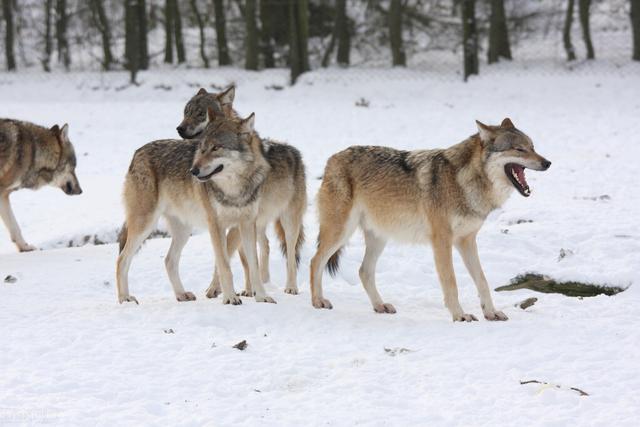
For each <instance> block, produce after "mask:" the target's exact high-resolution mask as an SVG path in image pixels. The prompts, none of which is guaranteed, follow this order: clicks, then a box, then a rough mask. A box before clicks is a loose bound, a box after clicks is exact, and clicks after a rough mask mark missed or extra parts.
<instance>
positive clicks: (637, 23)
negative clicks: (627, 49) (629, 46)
mask: <svg viewBox="0 0 640 427" xmlns="http://www.w3.org/2000/svg"><path fill="white" fill-rule="evenodd" d="M630 16H631V27H632V29H633V57H632V58H633V60H634V61H640V0H631V13H630Z"/></svg>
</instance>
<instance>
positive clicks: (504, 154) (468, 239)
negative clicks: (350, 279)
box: [311, 119, 551, 322]
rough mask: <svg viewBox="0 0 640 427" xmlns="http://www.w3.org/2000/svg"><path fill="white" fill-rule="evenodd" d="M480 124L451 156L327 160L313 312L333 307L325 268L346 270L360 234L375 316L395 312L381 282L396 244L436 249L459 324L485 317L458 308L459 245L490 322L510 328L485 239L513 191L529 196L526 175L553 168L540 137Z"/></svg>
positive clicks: (384, 154)
mask: <svg viewBox="0 0 640 427" xmlns="http://www.w3.org/2000/svg"><path fill="white" fill-rule="evenodd" d="M477 125H478V133H477V134H475V135H473V136H471V137H470V138H468V139H467V140H465V141H463V142H462V143H460V144H457V145H454V146H452V147H450V148H448V149H440V150H418V151H399V150H394V149H392V148H385V147H357V146H354V147H351V148H348V149H346V150H344V151H342V152H340V153H337V154H335V155H333V156H332V157H331V158H330V159H329V160H328V162H327V166H326V168H325V171H324V178H323V180H322V185H321V187H320V191H319V193H318V210H319V216H320V234H319V236H318V250H317V252H316V254H315V256H314V257H313V259H312V260H311V296H312V304H313V306H314V307H316V308H332V306H331V303H330V302H329V300H327V299H325V298H324V297H323V294H322V270H323V269H324V268H325V266H327V267H328V269H329V272H330V273H332V274H333V273H335V272H336V271H337V268H338V258H339V256H340V251H341V249H342V247H343V246H344V245H345V244H346V242H347V241H348V239H349V237H350V236H351V235H352V234H353V232H354V231H355V229H356V227H358V226H360V228H361V229H362V231H363V233H364V239H365V244H366V251H365V255H364V259H363V261H362V265H361V266H360V279H361V280H362V284H363V286H364V289H365V291H366V292H367V295H368V296H369V299H370V300H371V304H372V305H373V309H374V310H375V311H376V312H378V313H395V308H394V307H393V306H392V305H391V304H387V303H385V302H384V301H383V300H382V298H381V297H380V294H379V293H378V291H377V289H376V284H375V266H376V262H377V260H378V257H379V256H380V254H381V253H382V251H383V249H384V247H385V244H386V242H387V240H388V239H394V240H399V241H404V242H409V243H424V244H428V243H430V244H431V245H432V247H433V253H434V258H435V264H436V270H437V272H438V277H439V279H440V285H441V286H442V291H443V293H444V304H445V306H446V307H447V308H448V309H449V312H450V313H451V316H452V317H453V320H454V321H467V322H469V321H472V320H477V319H476V317H475V316H474V315H472V314H467V313H465V312H464V310H463V309H462V307H461V306H460V302H459V301H458V288H457V285H456V279H455V274H454V270H453V261H452V248H453V246H455V247H456V249H457V250H458V251H459V253H460V255H461V257H462V259H463V261H464V264H465V266H466V267H467V270H469V274H470V275H471V277H472V278H473V281H474V282H475V285H476V287H477V288H478V294H479V297H480V304H481V307H482V311H483V313H484V317H485V318H486V319H488V320H507V316H505V314H504V313H502V312H501V311H498V310H496V308H495V307H494V305H493V301H492V299H491V293H490V291H489V285H488V283H487V280H486V278H485V276H484V273H483V271H482V267H481V266H480V259H479V257H478V249H477V246H476V235H477V233H478V231H479V230H480V227H482V224H483V222H484V220H485V219H486V217H487V215H488V214H489V213H490V212H491V211H493V210H494V209H496V208H498V207H500V206H501V205H502V204H503V203H504V202H505V201H506V200H507V198H508V197H509V195H510V194H511V193H512V191H513V189H514V188H515V189H516V190H518V192H519V193H520V194H521V195H522V196H524V197H528V196H529V195H530V189H529V185H528V184H527V181H526V179H525V175H524V169H525V168H529V169H533V170H538V171H544V170H547V169H548V168H549V166H551V162H549V161H548V160H546V159H545V158H544V157H542V156H540V155H539V154H537V153H536V152H535V150H534V148H533V143H532V141H531V139H530V138H529V137H528V136H527V135H525V134H524V133H523V132H521V131H520V130H518V129H516V127H515V126H514V125H513V123H512V122H511V120H509V119H504V121H503V122H502V124H501V125H500V126H487V125H484V124H482V123H480V122H477Z"/></svg>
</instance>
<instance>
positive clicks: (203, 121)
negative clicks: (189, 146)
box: [176, 86, 238, 139]
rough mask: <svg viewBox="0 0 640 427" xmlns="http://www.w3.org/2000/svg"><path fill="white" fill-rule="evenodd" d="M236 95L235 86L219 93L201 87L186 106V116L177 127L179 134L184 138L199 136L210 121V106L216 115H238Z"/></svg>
mask: <svg viewBox="0 0 640 427" xmlns="http://www.w3.org/2000/svg"><path fill="white" fill-rule="evenodd" d="M235 95H236V88H235V87H234V86H230V87H229V88H227V89H226V90H225V91H223V92H221V93H217V94H216V93H209V92H207V90H206V89H205V88H200V90H199V91H198V93H196V94H195V96H193V97H192V98H191V99H190V100H189V102H187V105H185V107H184V117H183V119H182V122H180V124H179V125H178V127H177V128H176V130H177V131H178V135H180V137H181V138H184V139H193V138H197V137H198V136H199V135H200V134H201V133H202V132H203V131H204V129H205V127H206V126H207V123H208V122H209V114H208V109H209V108H213V111H214V112H215V113H216V115H220V116H227V117H238V113H237V112H236V111H235V110H234V109H233V107H232V104H233V100H234V98H235Z"/></svg>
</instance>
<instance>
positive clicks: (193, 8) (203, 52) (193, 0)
mask: <svg viewBox="0 0 640 427" xmlns="http://www.w3.org/2000/svg"><path fill="white" fill-rule="evenodd" d="M190 4H191V11H192V12H193V15H194V16H195V18H196V22H197V23H198V31H199V33H200V58H202V62H203V63H204V67H205V68H209V58H207V52H206V50H205V45H206V39H205V37H204V21H203V19H202V15H200V11H199V10H198V4H197V3H196V0H191V1H190Z"/></svg>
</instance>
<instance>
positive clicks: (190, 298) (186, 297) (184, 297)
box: [176, 292, 196, 302]
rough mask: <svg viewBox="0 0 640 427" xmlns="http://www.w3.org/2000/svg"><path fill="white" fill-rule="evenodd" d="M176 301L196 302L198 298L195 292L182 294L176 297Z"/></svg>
mask: <svg viewBox="0 0 640 427" xmlns="http://www.w3.org/2000/svg"><path fill="white" fill-rule="evenodd" d="M176 299H177V300H178V301H180V302H182V301H195V300H196V296H195V295H194V294H193V292H183V293H181V294H178V295H176Z"/></svg>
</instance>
